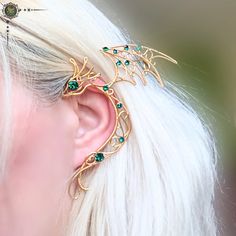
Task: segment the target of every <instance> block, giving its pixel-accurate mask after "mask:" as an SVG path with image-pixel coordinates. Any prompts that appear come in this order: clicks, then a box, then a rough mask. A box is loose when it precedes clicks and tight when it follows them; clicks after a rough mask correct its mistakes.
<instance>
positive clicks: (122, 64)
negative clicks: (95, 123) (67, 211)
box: [63, 44, 177, 199]
mask: <svg viewBox="0 0 236 236" xmlns="http://www.w3.org/2000/svg"><path fill="white" fill-rule="evenodd" d="M100 51H101V53H103V54H104V55H105V56H106V57H108V58H109V59H110V60H111V61H112V63H113V65H114V70H115V76H114V78H112V79H111V81H109V82H107V83H105V81H104V83H105V84H103V85H101V84H97V83H96V79H98V78H99V79H100V80H101V73H95V72H94V67H91V68H90V69H89V68H87V63H88V58H87V57H84V59H83V65H82V68H79V67H78V65H77V63H76V60H75V59H74V58H70V62H71V63H72V64H73V66H74V74H73V76H72V77H71V78H70V79H69V80H68V81H67V83H66V85H65V87H64V91H63V97H67V96H75V95H81V94H82V93H83V92H84V91H85V90H86V88H88V87H90V86H92V87H96V88H97V89H99V90H100V91H102V92H103V93H104V94H105V95H106V96H107V97H108V98H109V99H110V101H111V103H112V105H113V107H114V110H115V112H116V123H115V126H114V130H113V132H112V134H111V135H110V137H109V138H108V139H107V141H106V142H105V143H104V144H103V145H102V146H101V147H99V149H98V150H96V151H95V152H92V153H91V154H90V155H89V156H88V157H87V158H86V159H85V161H84V162H83V164H82V165H81V166H80V167H79V168H78V169H77V170H76V172H75V173H74V175H73V176H72V179H71V183H70V186H69V189H68V192H69V194H70V196H71V197H72V198H74V199H77V198H78V195H76V193H75V192H74V193H72V189H71V188H72V184H73V183H74V181H76V189H77V187H79V188H80V189H82V190H88V188H86V187H84V186H83V185H82V183H81V178H82V174H83V172H84V171H85V170H87V169H89V168H91V167H93V166H95V165H97V164H99V163H100V162H102V161H103V160H105V159H106V158H109V157H110V156H111V155H112V154H114V153H116V152H117V151H118V150H119V149H120V148H121V147H122V146H123V145H124V144H125V142H126V141H127V139H128V136H129V134H130V132H131V121H130V117H129V112H128V109H127V107H126V105H125V102H124V101H123V100H120V99H118V96H117V94H116V93H115V91H114V89H113V88H112V86H113V84H115V83H118V82H122V81H126V82H129V83H131V84H133V85H136V81H135V80H134V77H136V78H137V77H138V78H139V79H140V80H141V81H142V82H143V84H144V85H146V84H147V79H146V75H147V74H151V75H153V76H154V77H155V78H156V80H157V81H158V82H159V83H160V85H161V86H162V87H163V86H164V84H163V81H162V80H161V77H160V74H159V73H158V71H157V70H156V59H157V58H163V59H166V60H168V61H170V62H173V63H175V64H177V61H175V60H174V59H173V58H171V57H169V56H168V55H166V54H164V53H162V52H159V51H156V50H154V49H152V48H148V47H145V46H141V45H136V44H127V45H121V46H115V47H103V48H102V49H101V50H100ZM105 146H106V147H108V148H107V149H108V150H110V151H103V148H104V147H105Z"/></svg>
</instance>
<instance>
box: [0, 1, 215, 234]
mask: <svg viewBox="0 0 236 236" xmlns="http://www.w3.org/2000/svg"><path fill="white" fill-rule="evenodd" d="M14 2H15V3H18V4H19V6H22V7H27V6H29V7H30V8H45V9H47V11H42V12H33V13H24V15H23V12H22V15H19V16H18V17H17V18H16V19H14V20H13V21H12V22H13V23H14V22H16V24H17V25H21V26H22V27H23V28H25V29H30V30H32V31H33V32H34V34H35V36H34V35H32V34H28V33H26V32H25V31H23V30H21V29H20V28H19V27H17V26H16V25H15V26H14V24H13V25H10V36H9V37H10V38H9V46H8V48H7V47H6V36H5V34H4V33H1V37H0V38H1V39H0V53H1V54H0V56H1V62H0V64H1V68H2V71H3V77H4V78H3V80H4V88H3V90H4V91H2V93H1V94H2V95H3V96H4V98H5V99H4V101H5V103H4V104H5V111H4V115H5V122H4V123H2V126H1V133H2V131H3V133H2V137H1V138H2V140H1V156H0V167H1V174H2V175H3V174H4V167H5V165H6V163H7V162H6V157H7V150H8V148H7V147H10V146H9V145H10V144H8V140H9V136H7V135H9V133H10V132H9V129H8V128H7V127H9V126H10V124H11V123H10V114H11V112H10V108H9V107H10V106H9V104H10V102H11V99H10V97H11V82H12V81H14V80H13V79H14V75H15V74H16V73H17V74H19V75H20V76H19V78H17V79H20V82H22V84H24V85H25V86H26V87H27V88H28V89H29V90H30V91H32V92H33V94H35V95H36V97H37V98H39V99H40V101H42V102H46V103H47V104H49V105H50V104H51V103H53V102H55V101H57V100H58V99H59V98H60V96H61V95H62V90H63V86H64V84H65V83H66V81H67V80H68V79H69V78H70V76H71V75H72V74H73V66H72V65H71V64H70V62H69V56H68V55H70V56H71V57H74V58H76V59H78V60H80V61H82V60H81V58H82V57H83V56H87V57H88V58H89V61H90V62H91V64H93V65H94V66H95V70H96V71H98V72H101V73H102V74H103V75H104V78H106V79H107V80H109V79H111V78H112V76H113V73H114V71H113V65H112V64H111V63H110V62H109V61H108V60H107V59H106V58H105V57H104V56H103V55H102V54H101V53H100V52H99V49H101V48H102V47H104V46H108V47H109V46H113V45H122V44H126V43H129V42H130V39H129V37H128V35H127V34H125V33H123V32H122V30H120V29H119V28H118V27H116V26H115V25H114V24H113V23H111V22H110V21H109V20H108V19H107V18H106V16H104V14H103V13H102V12H100V11H99V10H98V9H97V8H96V7H95V6H94V5H93V4H91V3H90V2H89V1H87V0H71V1H66V0H51V1H46V0H37V1H30V0H20V1H14ZM4 27H5V25H4V24H0V32H5V28H4ZM40 37H41V38H43V39H46V40H47V41H48V42H50V43H46V42H45V41H43V40H40V39H39V38H40ZM59 49H60V50H59ZM63 52H66V53H63ZM164 82H165V85H166V86H165V88H164V89H163V88H160V86H159V84H158V83H157V82H156V81H155V79H154V78H153V77H152V76H150V75H149V76H148V85H147V86H143V85H142V83H141V82H139V81H138V79H137V85H136V86H132V85H129V84H127V83H118V84H116V85H115V89H116V91H117V93H118V94H119V96H121V97H122V98H123V99H124V100H125V103H126V105H127V107H128V110H129V112H130V116H131V121H132V128H133V129H132V132H131V135H130V137H129V140H128V142H127V143H126V145H124V146H123V147H122V149H121V150H120V151H119V152H118V153H117V154H115V155H114V156H113V157H112V158H110V159H107V160H106V161H104V162H103V163H101V164H100V165H99V168H96V170H92V171H90V172H89V173H88V174H87V175H86V176H85V179H84V181H85V183H86V185H89V188H90V189H89V191H88V192H86V193H82V194H81V195H80V198H79V199H78V200H77V201H74V203H73V207H72V209H71V213H70V221H69V223H68V224H67V225H66V226H65V227H66V228H65V235H67V236H86V235H98V236H101V235H112V236H118V235H122V236H125V235H127V236H128V235H129V236H134V235H135V236H136V235H155V236H156V235H163V236H166V235H186V236H191V235H192V236H193V235H194V236H195V235H207V236H211V235H216V233H217V230H216V223H215V215H214V209H213V205H212V200H213V199H214V183H215V180H216V171H215V166H216V156H217V155H216V149H215V143H214V139H213V136H212V134H211V131H210V129H209V128H208V126H207V125H206V123H205V122H204V121H202V119H201V117H200V116H199V115H198V114H197V113H196V112H195V111H194V110H193V109H192V108H191V107H190V106H189V105H188V104H187V103H186V102H185V101H187V100H188V97H187V96H186V94H185V93H184V92H183V91H180V90H178V89H177V88H176V87H175V86H173V85H172V84H171V83H168V82H167V81H164Z"/></svg>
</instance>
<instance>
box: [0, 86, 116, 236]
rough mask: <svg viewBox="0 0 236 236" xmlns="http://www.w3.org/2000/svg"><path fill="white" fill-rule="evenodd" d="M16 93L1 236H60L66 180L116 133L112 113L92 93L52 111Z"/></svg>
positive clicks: (1, 191)
mask: <svg viewBox="0 0 236 236" xmlns="http://www.w3.org/2000/svg"><path fill="white" fill-rule="evenodd" d="M0 86H3V84H2V82H1V83H0ZM12 89H13V94H14V96H13V108H14V109H13V133H14V137H13V140H12V148H11V152H10V155H9V158H8V165H7V174H6V175H5V177H4V179H1V181H0V209H1V210H0V235H7V236H16V235H21V236H42V235H43V236H58V235H62V233H61V232H62V226H63V222H66V219H67V215H68V213H69V210H70V207H71V204H72V199H71V198H70V197H69V195H68V194H67V187H68V179H69V177H70V176H71V175H72V174H73V172H74V171H75V170H76V169H77V168H78V167H79V166H80V165H81V163H82V162H83V161H84V159H85V158H86V156H88V154H89V153H90V152H93V151H96V149H98V148H99V147H100V146H101V145H102V144H103V143H104V142H105V141H106V140H107V138H108V137H109V135H110V134H111V133H112V131H113V128H114V124H115V112H114V109H113V107H112V105H111V102H110V101H109V99H108V98H107V97H106V96H105V95H103V94H101V93H100V92H98V91H97V90H92V89H90V90H86V92H85V93H84V94H82V95H81V96H72V97H69V98H66V99H65V98H64V99H60V100H59V101H58V102H57V103H56V104H54V105H53V106H49V107H45V106H42V105H41V104H40V103H39V104H35V102H34V98H33V95H32V94H31V92H30V91H28V90H26V89H25V88H23V87H22V86H21V85H20V83H14V84H13V88H12ZM0 103H1V102H0ZM0 105H1V104H0ZM0 114H2V111H1V106H0ZM0 119H1V115H0ZM61 197H65V201H64V202H63V205H62V203H61V201H60V199H61ZM61 208H62V211H59V209H61Z"/></svg>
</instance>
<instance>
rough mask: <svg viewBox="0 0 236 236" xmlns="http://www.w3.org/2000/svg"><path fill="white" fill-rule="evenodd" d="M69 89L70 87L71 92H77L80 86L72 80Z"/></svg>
mask: <svg viewBox="0 0 236 236" xmlns="http://www.w3.org/2000/svg"><path fill="white" fill-rule="evenodd" d="M68 87H69V89H70V90H76V89H78V88H79V84H78V82H77V81H75V80H72V81H69V83H68Z"/></svg>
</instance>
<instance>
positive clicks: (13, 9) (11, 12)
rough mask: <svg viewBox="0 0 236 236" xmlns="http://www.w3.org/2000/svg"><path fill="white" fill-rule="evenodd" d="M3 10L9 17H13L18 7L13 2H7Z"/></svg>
mask: <svg viewBox="0 0 236 236" xmlns="http://www.w3.org/2000/svg"><path fill="white" fill-rule="evenodd" d="M4 12H5V15H6V16H8V17H9V18H14V17H15V16H16V15H17V12H18V8H17V6H16V5H15V4H12V3H8V4H7V6H6V7H5V9H4Z"/></svg>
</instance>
